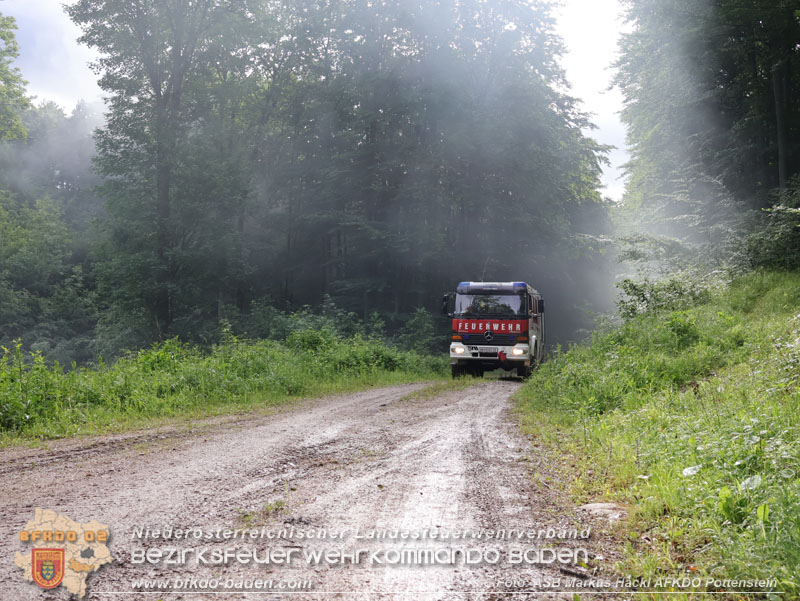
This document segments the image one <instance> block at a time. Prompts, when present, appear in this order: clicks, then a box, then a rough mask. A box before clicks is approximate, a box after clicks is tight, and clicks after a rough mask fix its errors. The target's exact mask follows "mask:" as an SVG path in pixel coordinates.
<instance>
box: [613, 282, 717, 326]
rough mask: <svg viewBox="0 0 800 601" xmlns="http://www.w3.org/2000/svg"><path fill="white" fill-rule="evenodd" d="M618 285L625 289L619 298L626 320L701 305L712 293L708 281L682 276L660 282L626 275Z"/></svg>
mask: <svg viewBox="0 0 800 601" xmlns="http://www.w3.org/2000/svg"><path fill="white" fill-rule="evenodd" d="M617 288H619V289H620V290H621V291H622V293H621V294H620V296H619V298H618V299H617V310H618V311H619V314H620V316H621V317H622V318H623V319H626V320H627V319H632V318H633V317H636V316H637V315H641V314H643V313H647V312H656V311H665V310H672V309H677V308H680V307H685V306H695V305H700V304H703V303H706V302H708V300H709V297H710V294H709V290H708V287H707V285H706V284H704V283H701V282H699V281H697V280H692V279H681V278H680V276H673V277H671V278H669V279H666V280H660V281H656V282H653V281H651V280H649V279H648V278H644V279H643V280H642V281H640V282H635V281H633V280H631V279H630V278H625V279H624V280H622V281H621V282H620V283H618V284H617Z"/></svg>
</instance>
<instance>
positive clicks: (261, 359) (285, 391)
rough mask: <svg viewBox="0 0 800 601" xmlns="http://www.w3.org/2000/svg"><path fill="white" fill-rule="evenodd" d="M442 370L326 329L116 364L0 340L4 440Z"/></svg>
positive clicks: (151, 354)
mask: <svg viewBox="0 0 800 601" xmlns="http://www.w3.org/2000/svg"><path fill="white" fill-rule="evenodd" d="M446 369H447V361H446V358H444V357H427V356H421V355H418V354H416V353H411V352H403V351H398V350H396V349H393V348H390V347H387V346H386V345H384V344H383V343H381V342H379V341H375V340H365V339H363V338H361V337H354V338H351V339H340V338H336V337H335V336H332V335H329V334H328V333H326V332H325V331H324V330H323V331H315V330H305V331H296V332H293V333H292V334H291V335H290V336H289V337H288V338H287V340H286V342H285V343H278V342H275V341H241V340H236V339H235V338H231V339H230V340H228V341H226V342H225V343H224V344H220V345H218V346H215V347H213V348H212V349H211V350H210V351H202V350H200V349H198V348H196V347H193V346H189V345H185V344H181V343H179V342H178V341H176V340H171V341H168V342H166V343H163V344H160V345H156V346H154V347H152V348H150V349H146V350H142V351H139V352H137V353H133V354H130V355H129V356H127V357H125V358H122V359H120V360H118V361H116V362H115V363H113V364H112V365H104V364H102V363H101V364H99V365H98V366H95V367H92V368H83V367H75V366H73V367H72V368H71V369H68V370H64V369H63V368H62V367H61V366H59V365H58V364H55V365H53V364H47V363H46V362H45V361H44V360H43V358H42V357H41V356H40V355H36V354H34V355H25V354H24V353H23V352H22V351H21V349H20V348H19V347H17V348H14V349H3V354H2V356H0V445H6V444H9V443H13V442H19V441H23V440H31V439H44V438H56V437H63V436H71V435H75V434H96V433H102V432H107V431H112V430H122V429H129V428H132V427H137V426H140V425H142V423H144V422H148V421H152V420H154V419H159V418H168V417H174V416H203V415H212V414H217V413H222V412H229V411H235V410H237V408H253V407H255V406H264V405H275V404H278V403H281V402H284V401H286V400H288V399H291V398H297V397H307V396H315V395H321V394H328V393H335V392H345V391H349V390H355V389H359V388H366V387H369V386H373V385H386V384H395V383H400V382H409V381H415V380H429V379H435V378H441V377H443V376H444V375H445V373H446Z"/></svg>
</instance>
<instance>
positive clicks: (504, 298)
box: [455, 294, 527, 317]
mask: <svg viewBox="0 0 800 601" xmlns="http://www.w3.org/2000/svg"><path fill="white" fill-rule="evenodd" d="M455 309H456V315H461V316H463V317H480V316H486V317H497V316H504V315H508V316H519V315H525V314H526V313H527V311H526V309H527V307H526V303H525V295H520V294H457V295H456V306H455Z"/></svg>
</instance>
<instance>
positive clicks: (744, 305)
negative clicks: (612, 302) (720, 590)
mask: <svg viewBox="0 0 800 601" xmlns="http://www.w3.org/2000/svg"><path fill="white" fill-rule="evenodd" d="M680 296H681V295H677V296H675V297H673V298H672V299H671V300H670V302H668V303H663V304H662V306H661V308H659V309H656V310H650V311H645V312H643V313H640V314H638V315H635V316H630V318H629V319H628V320H627V321H626V322H625V323H624V324H623V325H621V326H620V327H618V328H615V329H613V330H610V331H607V332H605V333H602V334H598V335H596V336H594V338H593V339H592V340H591V342H590V343H588V344H585V345H581V346H577V347H574V348H571V349H570V350H569V351H568V352H565V353H562V354H560V355H557V356H556V357H555V358H554V359H553V360H551V361H549V362H548V363H546V364H545V365H543V366H542V368H541V369H539V370H538V371H537V373H535V374H534V376H533V377H532V378H531V379H530V380H529V381H528V383H527V384H526V385H525V387H524V388H523V389H522V390H521V391H520V392H519V393H518V396H517V400H518V406H519V409H520V412H521V415H522V417H523V423H524V424H525V427H526V429H527V430H528V431H530V432H532V433H534V434H536V435H537V436H539V437H540V439H542V440H543V441H545V442H548V443H550V444H551V445H552V446H553V447H554V448H555V447H557V448H558V450H559V452H562V453H566V454H570V455H572V456H573V458H575V459H576V460H577V461H576V464H577V465H579V466H581V467H580V469H581V473H580V474H578V477H577V478H576V479H575V480H574V482H573V484H572V491H571V492H572V493H573V494H574V495H575V496H576V498H577V499H579V500H581V501H595V500H614V501H618V502H623V503H626V504H628V505H629V506H630V509H631V514H630V519H629V520H628V522H627V523H626V524H625V525H624V526H623V529H624V531H623V532H622V533H621V535H622V536H623V539H624V540H625V545H626V548H625V559H624V561H623V563H622V564H621V565H619V566H617V569H618V571H619V572H621V573H623V574H631V575H632V576H634V577H644V578H657V577H659V576H680V577H684V576H687V575H689V576H693V577H702V578H706V577H713V578H731V579H744V580H746V579H757V580H762V579H763V580H766V579H770V578H774V579H776V580H777V583H776V584H775V585H774V586H772V587H771V588H772V590H774V591H786V594H784V595H782V596H777V595H775V596H774V598H776V599H777V598H781V599H790V598H798V597H800V392H799V391H798V383H800V274H795V273H755V274H751V275H747V276H745V277H742V278H740V279H737V280H735V281H733V282H731V283H729V285H728V286H726V287H725V288H724V289H721V290H715V291H710V292H709V293H708V294H705V295H696V294H692V295H683V297H682V298H680ZM629 308H630V307H629ZM704 582H705V581H704ZM728 588H730V587H728ZM701 590H705V591H713V590H715V587H714V585H711V586H705V585H703V587H701ZM668 596H669V595H668V594H665V595H662V596H661V597H668ZM762 596H764V597H770V595H768V594H766V593H765V594H764V595H762ZM684 598H685V597H684ZM716 598H720V596H717V597H716ZM736 598H744V597H743V596H736Z"/></svg>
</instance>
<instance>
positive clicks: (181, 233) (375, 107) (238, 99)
mask: <svg viewBox="0 0 800 601" xmlns="http://www.w3.org/2000/svg"><path fill="white" fill-rule="evenodd" d="M67 11H68V13H69V14H70V16H71V18H72V19H73V21H74V22H75V23H76V24H78V25H79V26H80V27H81V28H82V31H83V36H82V38H81V39H82V41H83V42H84V43H86V44H88V45H90V46H92V47H94V48H96V49H97V50H98V51H99V53H100V55H101V57H102V58H101V59H99V61H98V64H99V67H100V70H101V79H100V85H101V87H103V89H104V90H106V91H107V92H108V93H109V94H110V95H111V102H110V106H109V118H108V120H107V122H106V123H105V125H104V127H103V128H102V129H101V130H100V131H99V133H98V135H97V149H98V157H97V166H98V169H99V171H100V173H101V174H102V175H103V177H104V183H103V186H102V194H103V196H104V198H105V199H106V201H107V210H108V214H107V219H106V220H104V223H103V224H102V227H101V229H100V239H99V240H98V243H97V244H96V245H95V250H94V254H93V261H94V262H95V263H96V269H95V273H96V274H97V277H98V292H99V296H100V297H101V298H102V299H103V300H104V302H106V303H108V311H104V313H105V315H106V316H107V317H106V318H105V319H104V320H103V323H102V324H101V326H100V329H101V333H102V335H103V336H104V337H105V338H106V339H108V340H112V341H113V342H114V344H110V345H109V346H110V347H113V346H119V345H120V344H122V345H123V346H124V345H125V343H124V341H125V340H126V339H127V340H129V341H130V342H129V343H128V346H138V345H141V344H142V342H143V341H149V340H153V339H162V340H163V339H165V338H169V337H171V336H174V335H177V336H179V337H180V338H181V339H186V340H191V341H194V342H198V343H208V342H209V340H211V339H213V331H214V329H215V327H216V324H217V322H218V320H219V319H220V318H221V317H224V318H227V319H229V320H230V321H231V323H233V324H237V323H240V324H242V327H241V328H240V331H241V330H242V329H244V330H246V331H247V332H248V333H249V334H250V335H254V336H255V335H258V336H268V337H272V338H281V339H282V338H283V337H284V336H285V335H288V333H289V332H291V331H294V330H296V329H298V328H300V329H302V326H299V325H298V323H295V322H294V321H293V322H289V323H287V322H286V320H285V319H284V318H283V317H282V316H281V315H280V314H279V313H290V314H292V315H293V316H294V317H293V319H294V320H300V321H303V322H311V321H313V320H314V319H316V318H313V317H311V316H310V314H309V315H303V314H302V313H303V309H302V308H303V307H305V306H317V305H318V304H319V303H320V302H322V303H323V306H324V305H325V302H326V301H324V298H325V296H326V295H328V296H329V297H331V298H333V299H334V300H335V301H336V306H337V307H340V308H341V310H342V311H344V312H345V313H347V314H352V313H357V314H358V316H359V318H360V319H362V320H366V319H367V318H368V317H369V315H370V314H372V313H373V312H375V311H377V312H378V313H379V315H380V316H381V318H382V319H383V320H385V321H387V322H389V326H390V327H389V329H390V330H392V329H395V328H396V326H397V325H398V323H397V322H398V321H401V320H402V316H407V315H412V314H413V312H414V311H415V310H416V308H417V307H419V306H425V307H427V308H429V309H431V308H434V307H436V305H437V300H438V298H439V295H440V294H441V293H442V292H444V291H445V290H442V286H443V282H448V283H447V284H446V285H447V286H448V287H449V286H452V283H455V281H457V280H458V279H463V278H469V277H473V278H475V279H477V277H478V275H479V274H480V273H481V272H484V271H485V273H486V277H487V278H489V279H505V280H508V279H520V277H524V274H526V273H530V270H531V266H532V264H533V263H532V261H534V257H536V261H538V260H539V258H540V257H541V260H542V261H544V262H547V263H549V264H555V263H557V264H558V266H555V265H553V272H559V276H560V275H561V274H562V273H568V274H570V275H571V276H572V277H574V278H575V279H579V278H580V277H581V274H582V273H583V272H584V271H592V272H593V273H594V274H595V276H596V274H597V273H598V270H596V269H595V267H596V265H592V266H589V267H586V266H584V265H581V264H579V262H578V261H577V260H575V259H576V257H578V256H583V255H591V256H592V257H593V258H594V259H596V260H597V262H598V264H603V261H602V260H600V256H601V254H600V252H599V251H598V250H597V249H596V248H594V247H591V246H590V245H588V244H586V243H585V242H586V240H587V239H589V238H591V235H600V234H602V233H604V229H605V227H606V222H607V218H606V214H605V213H606V207H605V205H604V204H603V203H602V200H601V198H600V195H599V193H598V191H597V185H598V182H599V179H598V178H599V174H600V165H599V164H600V161H601V160H602V159H601V157H602V156H603V155H604V153H605V151H606V149H605V148H604V147H603V146H601V145H599V144H597V143H596V142H595V141H593V140H591V139H589V138H587V137H585V136H584V135H583V134H582V133H581V132H582V130H585V128H586V127H588V126H589V123H588V119H587V116H586V115H585V114H583V113H581V111H580V110H579V108H578V106H577V104H576V102H575V100H574V99H572V98H570V97H569V96H567V95H565V94H564V93H563V92H562V91H561V90H563V89H564V87H563V86H562V84H563V82H564V77H563V73H562V72H561V69H560V67H559V66H558V63H557V61H556V57H557V55H558V54H559V52H560V51H561V48H560V44H559V42H558V39H557V38H556V37H555V35H554V33H553V27H552V19H551V17H550V14H549V7H548V6H547V4H545V3H533V4H526V5H524V6H522V5H520V4H519V3H518V2H516V1H513V0H501V1H500V2H499V3H498V2H496V3H493V4H492V5H491V6H489V5H487V4H486V3H483V2H478V1H475V0H468V1H465V2H460V3H455V4H454V3H446V2H441V1H440V0H424V1H423V2H419V3H412V4H409V3H407V2H405V1H401V0H390V1H388V2H382V3H380V4H364V3H362V2H349V1H336V2H332V3H330V4H329V5H325V6H323V5H322V4H320V3H315V2H307V1H305V0H301V1H299V2H295V3H288V4H287V3H274V2H272V3H271V2H265V1H264V0H245V1H243V2H236V3H232V4H230V3H228V4H225V3H223V4H220V3H218V2H215V1H213V0H199V1H198V2H192V3H186V2H184V1H183V0H167V1H164V2H159V3H149V4H144V5H142V6H141V7H139V8H138V9H137V10H135V11H132V10H130V3H129V2H127V1H124V0H106V1H104V2H101V3H97V2H94V1H93V0H78V1H77V2H75V3H73V4H71V5H70V6H69V7H67ZM431 22H435V23H437V27H436V28H433V29H431V27H430V23H431ZM509 23H513V24H514V27H509ZM176 49H177V50H176ZM456 98H457V99H458V101H457V102H454V99H456ZM584 234H589V235H590V236H583V235H584ZM567 257H568V258H567ZM559 267H560V269H559ZM552 279H553V280H554V281H555V282H560V281H561V279H562V278H560V277H557V276H555V275H554V276H553V278H552ZM539 285H541V286H545V285H546V283H544V282H542V283H540V284H539ZM554 289H555V290H558V291H559V292H560V289H559V288H558V287H555V286H554ZM554 294H555V293H554ZM564 294H565V295H566V293H564ZM267 298H270V299H272V300H271V301H267V300H265V299H267ZM272 307H276V308H277V309H279V310H277V309H276V310H275V311H273V310H272ZM322 315H323V316H325V309H324V307H323V311H322ZM331 319H332V321H334V322H335V328H334V331H336V332H339V331H340V330H341V331H342V332H341V333H344V334H345V335H351V334H352V333H354V332H355V329H356V328H355V326H354V325H352V324H354V321H353V319H352V318H351V317H350V315H344V314H343V315H338V316H336V317H335V319H334V318H331ZM328 321H331V320H328ZM329 325H330V324H329ZM374 325H375V328H373V329H372V330H371V331H370V332H369V334H371V335H376V334H377V332H379V331H380V330H381V327H380V325H379V324H378V323H375V324H374ZM310 327H316V326H310ZM348 328H349V330H348ZM409 341H411V337H410V338H409ZM413 344H415V345H417V346H418V347H420V348H422V346H426V347H428V346H432V345H429V344H427V343H424V344H423V343H419V342H418V340H417V341H414V342H413ZM420 345H422V346H420Z"/></svg>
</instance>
